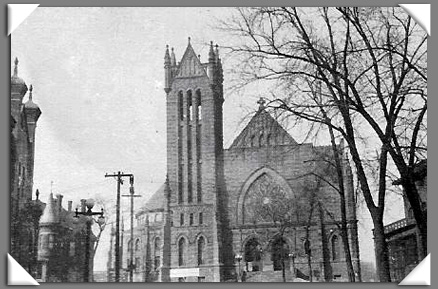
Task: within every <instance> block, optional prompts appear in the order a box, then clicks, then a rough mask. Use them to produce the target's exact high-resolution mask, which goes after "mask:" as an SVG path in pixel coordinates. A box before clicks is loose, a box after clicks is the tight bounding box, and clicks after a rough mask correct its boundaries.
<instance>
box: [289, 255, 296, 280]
mask: <svg viewBox="0 0 438 289" xmlns="http://www.w3.org/2000/svg"><path fill="white" fill-rule="evenodd" d="M295 257H296V256H295V252H292V253H289V258H290V259H292V270H293V278H294V279H295V278H297V270H296V269H295Z"/></svg>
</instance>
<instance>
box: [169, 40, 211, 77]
mask: <svg viewBox="0 0 438 289" xmlns="http://www.w3.org/2000/svg"><path fill="white" fill-rule="evenodd" d="M193 76H207V72H206V70H205V68H204V66H203V65H202V63H201V61H200V60H199V57H198V56H196V53H195V51H194V50H193V47H192V45H191V44H190V43H189V45H188V46H187V49H186V51H185V52H184V55H183V57H182V59H181V62H180V64H179V67H178V71H177V72H176V76H175V77H177V78H178V77H193Z"/></svg>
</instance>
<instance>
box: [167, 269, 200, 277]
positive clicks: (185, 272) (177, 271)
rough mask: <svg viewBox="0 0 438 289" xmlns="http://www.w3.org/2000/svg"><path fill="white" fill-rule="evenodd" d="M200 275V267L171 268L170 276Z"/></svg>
mask: <svg viewBox="0 0 438 289" xmlns="http://www.w3.org/2000/svg"><path fill="white" fill-rule="evenodd" d="M189 276H199V268H181V269H171V270H170V278H176V277H189Z"/></svg>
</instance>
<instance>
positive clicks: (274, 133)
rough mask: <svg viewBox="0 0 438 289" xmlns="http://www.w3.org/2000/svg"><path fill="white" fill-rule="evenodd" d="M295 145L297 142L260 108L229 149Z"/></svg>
mask: <svg viewBox="0 0 438 289" xmlns="http://www.w3.org/2000/svg"><path fill="white" fill-rule="evenodd" d="M296 144H297V142H296V141H295V140H294V139H293V138H292V136H291V135H290V134H289V133H288V132H287V131H286V130H285V129H284V128H283V127H282V126H281V125H280V124H279V123H278V122H277V121H276V120H275V119H274V118H273V117H272V116H271V115H270V114H269V113H268V112H266V111H265V110H264V109H263V108H261V109H259V111H257V113H256V114H255V115H254V116H253V117H252V119H251V120H250V122H249V123H248V125H247V126H246V127H245V128H244V129H243V130H242V132H241V133H240V134H239V136H238V137H237V138H236V139H235V140H234V142H233V144H232V145H231V146H230V149H232V148H248V147H260V146H272V145H296Z"/></svg>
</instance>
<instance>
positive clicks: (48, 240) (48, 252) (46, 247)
mask: <svg viewBox="0 0 438 289" xmlns="http://www.w3.org/2000/svg"><path fill="white" fill-rule="evenodd" d="M54 202H55V200H54V199H53V194H52V193H50V195H49V199H48V200H47V204H46V207H45V209H44V212H43V215H42V216H41V218H40V232H39V240H40V242H39V249H38V260H39V261H49V260H50V257H51V256H52V255H53V254H54V249H55V242H56V237H57V236H56V235H57V230H56V227H57V226H58V224H59V219H58V212H57V210H56V208H55V204H54Z"/></svg>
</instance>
